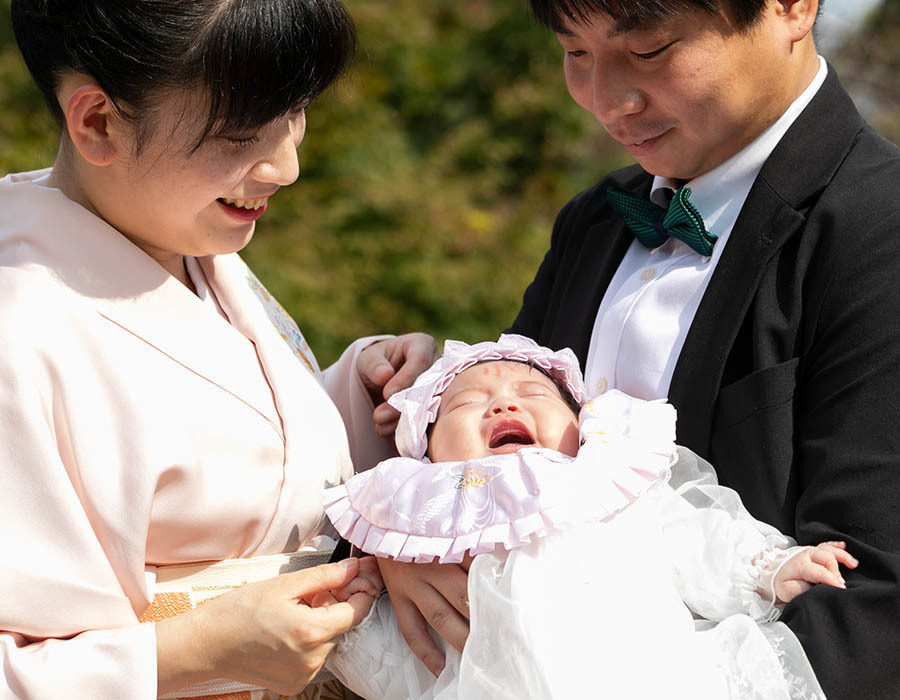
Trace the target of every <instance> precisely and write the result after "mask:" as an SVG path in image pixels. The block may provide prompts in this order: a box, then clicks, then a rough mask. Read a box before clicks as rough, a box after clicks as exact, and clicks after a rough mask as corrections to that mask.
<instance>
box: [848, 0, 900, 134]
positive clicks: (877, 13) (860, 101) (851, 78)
mask: <svg viewBox="0 0 900 700" xmlns="http://www.w3.org/2000/svg"><path fill="white" fill-rule="evenodd" d="M832 1H835V0H832ZM833 62H834V64H835V67H836V68H837V71H838V73H839V74H840V75H841V77H842V79H843V81H844V83H845V84H846V85H847V89H848V90H849V91H850V94H851V95H852V96H853V99H854V100H855V101H856V103H857V105H859V108H860V110H861V111H862V113H863V115H864V116H865V117H866V118H867V119H869V120H870V121H871V123H872V126H874V127H875V128H876V129H877V130H878V131H879V133H881V134H882V135H883V136H884V137H885V138H887V139H889V140H891V141H893V142H894V143H897V144H900V77H898V76H900V0H884V3H883V4H882V5H880V6H879V7H878V8H876V9H875V10H874V11H873V12H872V14H871V15H870V16H869V18H868V19H867V21H866V22H865V24H864V25H863V27H862V29H860V31H858V32H857V33H856V34H855V35H854V36H853V37H852V38H851V39H850V40H849V41H848V42H847V43H846V44H845V45H844V46H843V47H842V48H841V49H840V50H839V51H838V52H837V54H836V55H835V57H834V59H833Z"/></svg>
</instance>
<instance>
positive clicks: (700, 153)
mask: <svg viewBox="0 0 900 700" xmlns="http://www.w3.org/2000/svg"><path fill="white" fill-rule="evenodd" d="M818 5H819V2H817V0H632V1H624V0H532V8H533V10H534V12H535V14H536V16H537V17H538V19H539V20H540V21H542V22H543V23H544V24H546V25H547V26H549V27H550V28H552V29H553V30H554V31H555V32H556V34H557V37H558V38H559V41H560V44H561V45H562V47H563V50H564V51H565V59H564V64H565V76H566V82H567V85H568V88H569V92H570V94H571V95H572V97H573V98H574V99H575V101H576V102H577V103H578V104H579V105H581V106H582V107H584V108H585V109H587V110H589V111H590V112H591V113H592V114H594V116H595V117H596V118H597V120H598V121H599V122H600V123H601V125H602V126H603V127H604V128H605V129H606V130H607V131H608V132H609V134H610V135H611V136H612V137H613V138H615V139H617V140H618V141H620V142H621V143H622V144H623V145H624V146H625V147H626V149H627V150H628V151H629V152H630V153H631V154H632V155H633V156H634V158H635V160H636V161H637V163H638V164H637V165H635V166H632V167H630V168H626V169H624V170H621V171H618V172H615V173H612V174H610V175H609V176H608V177H606V178H604V179H603V180H602V181H601V182H600V183H598V184H597V185H595V186H594V187H593V188H591V189H589V190H587V191H585V192H583V193H581V194H580V195H578V196H577V197H576V198H575V199H573V200H572V201H571V202H570V203H569V204H568V205H567V206H566V207H565V208H564V209H563V210H562V212H561V213H560V215H559V217H558V218H557V222H556V225H555V228H554V232H553V237H552V242H551V248H550V250H549V252H548V253H547V255H546V257H545V259H544V261H543V263H542V264H541V267H540V269H539V270H538V273H537V275H536V277H535V279H534V281H533V282H532V284H531V285H530V286H529V288H528V290H527V291H526V292H525V296H524V301H523V306H522V309H521V311H520V312H519V315H518V317H517V318H516V320H515V322H514V324H513V326H512V328H511V330H512V331H513V332H517V333H521V334H524V335H529V336H531V337H533V338H535V339H536V340H537V341H538V342H540V343H542V344H545V345H549V346H551V347H565V346H568V347H571V348H572V349H573V350H575V352H576V354H577V355H578V356H579V358H580V359H581V361H582V363H583V366H584V369H585V374H586V380H587V382H588V388H589V390H590V391H591V392H593V393H598V392H603V391H605V390H607V389H610V388H618V389H621V390H623V391H625V392H627V393H631V394H634V395H637V396H639V397H642V398H654V397H668V398H669V400H670V401H671V402H672V403H673V404H674V405H675V407H676V408H677V409H678V442H679V443H680V444H682V445H685V446H687V447H689V448H691V449H693V450H694V451H696V452H697V453H698V454H700V455H701V456H703V457H705V458H707V459H709V460H710V461H711V462H712V463H713V465H714V466H715V467H716V470H717V471H718V473H719V476H720V479H721V481H722V482H723V483H724V484H726V485H728V486H731V487H733V488H735V489H736V490H738V491H739V492H740V494H741V496H742V497H743V499H744V502H745V503H746V505H747V507H748V509H749V510H750V511H751V512H752V513H753V514H754V515H755V516H756V517H757V518H759V519H761V520H764V521H767V522H770V523H772V524H773V525H775V526H776V527H778V528H779V529H781V530H782V531H784V532H786V533H788V534H791V535H793V536H794V537H796V538H797V540H798V541H799V542H800V543H801V544H808V543H814V542H816V541H820V540H846V542H847V544H848V548H849V550H850V551H851V552H852V553H853V554H854V555H856V556H857V557H858V558H859V560H860V566H859V568H858V569H857V570H856V571H855V572H850V573H849V574H848V576H847V585H848V588H847V590H846V591H837V590H833V589H827V588H826V587H819V588H817V589H815V590H813V591H812V592H810V593H809V594H808V595H805V596H802V597H801V598H799V599H798V600H797V601H796V602H795V603H792V604H791V605H788V606H787V607H786V608H785V609H784V611H783V615H782V618H781V619H782V620H783V621H785V622H786V623H787V624H788V626H789V627H790V628H791V630H792V631H793V632H794V633H795V634H796V635H797V637H798V638H799V640H800V641H801V642H802V644H803V647H804V649H805V651H806V653H807V655H808V656H809V659H810V661H811V663H812V665H813V668H814V669H815V671H816V674H817V676H818V678H819V681H820V683H821V685H822V688H823V690H824V691H825V694H826V695H827V696H828V697H829V698H832V699H834V698H867V699H876V698H884V699H885V700H887V699H888V698H896V697H898V694H900V665H898V664H897V663H896V658H897V656H898V651H900V626H898V624H897V620H900V586H898V581H900V505H898V503H900V429H898V425H900V407H898V406H897V403H898V401H897V398H896V397H897V396H898V395H900V312H898V296H900V295H898V285H900V262H898V261H900V198H898V197H897V195H896V193H895V190H896V188H897V187H900V153H898V150H897V149H896V148H895V147H894V146H892V145H891V144H889V143H887V142H886V141H884V140H882V139H880V138H879V137H878V136H877V135H876V134H875V133H874V132H873V131H872V130H871V128H870V127H868V126H867V125H866V124H865V123H864V121H863V120H862V119H861V117H860V116H859V114H858V113H857V111H856V110H855V108H854V107H853V104H852V102H851V101H850V99H849V97H848V96H847V94H846V93H845V92H844V90H843V88H842V87H841V85H840V83H839V81H838V79H837V76H836V75H835V74H834V72H833V70H831V69H830V68H828V67H827V66H826V65H825V63H824V61H823V60H821V59H820V58H819V57H818V56H817V53H816V49H815V45H814V40H813V36H812V27H813V24H814V22H815V18H816V15H817V12H818ZM682 188H684V189H682ZM688 190H690V192H688ZM673 193H676V194H674V196H673ZM635 196H636V197H639V198H641V199H643V200H650V201H652V202H654V203H655V205H657V206H659V207H661V208H655V207H648V205H646V204H641V203H640V202H637V201H635V199H634V197H635ZM670 198H671V199H672V202H673V204H672V205H669V199H670ZM701 217H702V220H701ZM635 231H637V233H635ZM668 234H671V235H677V236H681V238H683V239H684V240H680V239H678V238H668V237H667V235H668ZM638 235H639V236H640V237H641V238H643V239H644V241H645V243H642V242H641V241H640V240H638V238H636V236H638ZM395 567H397V568H399V566H398V565H395V564H391V565H388V566H387V567H385V571H386V578H387V580H388V583H389V588H390V590H391V595H392V597H393V599H394V604H395V607H400V608H402V607H403V606H408V607H409V609H410V612H409V613H408V616H407V621H406V622H405V624H406V628H405V630H404V633H405V634H406V636H407V640H408V641H409V643H410V646H411V647H413V649H414V650H419V653H420V656H422V657H423V658H424V659H428V660H429V662H430V663H432V664H433V663H434V661H433V659H434V658H435V657H434V655H433V651H432V650H431V649H430V648H429V647H428V644H427V640H423V637H422V636H421V631H422V629H423V628H424V620H425V619H427V620H429V622H430V623H431V624H432V626H435V627H436V628H439V629H438V631H439V632H440V633H441V634H442V636H444V637H445V639H447V640H448V641H449V642H451V643H453V644H455V645H457V646H458V644H459V639H460V637H461V636H464V633H465V624H464V621H463V620H462V617H461V616H460V615H458V614H455V613H454V612H453V610H452V609H450V607H449V605H448V604H447V603H446V601H444V600H443V598H445V599H446V600H449V601H458V598H459V592H458V589H457V588H456V587H457V586H458V578H459V576H460V574H459V573H458V572H449V574H448V575H446V576H443V578H441V575H439V573H437V572H436V570H435V568H434V567H431V568H428V567H424V568H423V569H421V570H420V572H417V573H414V574H407V573H405V572H404V573H405V581H403V582H399V581H398V579H399V578H400V576H399V575H398V574H397V573H396V572H395V571H394V570H393V569H394V568H395ZM420 582H425V583H426V584H427V586H423V585H420ZM436 595H437V597H438V598H440V599H439V600H437V601H436V600H435V596H436ZM441 596H442V597H443V598H441ZM398 601H399V606H398ZM414 607H415V608H418V610H421V611H422V613H421V615H420V614H419V613H418V612H417V611H415V610H414V609H413V608H414ZM454 607H455V608H456V609H457V610H459V609H460V607H461V606H460V604H458V603H456V604H455V605H454ZM398 616H399V612H398ZM423 616H424V617H423ZM460 630H462V631H460Z"/></svg>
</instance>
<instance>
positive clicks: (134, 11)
mask: <svg viewBox="0 0 900 700" xmlns="http://www.w3.org/2000/svg"><path fill="white" fill-rule="evenodd" d="M11 8H12V24H13V31H14V32H15V36H16V41H17V42H18V44H19V49H20V51H21V52H22V56H23V57H24V59H25V63H26V65H27V66H28V69H29V71H30V72H31V75H32V76H33V78H34V80H35V82H36V83H37V85H38V87H39V88H40V90H41V92H43V94H44V98H45V100H46V102H47V105H48V106H49V108H50V111H51V113H52V114H53V116H54V118H55V119H56V121H57V122H58V123H59V124H60V127H61V128H64V126H65V117H64V115H63V112H62V109H61V108H60V106H59V103H58V101H57V97H56V91H57V88H58V86H59V82H60V79H61V78H62V77H63V76H64V75H66V74H67V73H71V72H78V73H84V74H87V75H89V76H91V77H92V78H93V79H94V80H96V81H97V84H98V85H99V86H100V87H101V88H102V89H103V90H104V91H105V92H106V93H107V95H109V97H110V99H111V100H112V101H113V104H114V105H115V107H116V109H117V110H118V111H119V112H120V113H121V114H122V115H123V116H124V117H125V118H127V119H129V120H131V121H132V122H133V123H134V124H135V126H136V127H137V129H136V132H137V148H138V151H139V150H140V146H141V143H142V142H143V140H144V138H145V137H146V136H147V135H148V134H149V133H150V132H151V131H152V129H153V126H154V123H155V121H154V119H153V115H154V107H155V105H156V101H157V100H159V99H160V98H161V97H163V96H166V95H168V94H178V93H179V92H182V93H184V94H189V93H190V92H191V91H197V93H198V94H200V95H201V96H202V97H205V99H206V102H207V105H208V112H207V119H206V124H205V127H204V128H203V130H202V132H201V134H200V135H199V137H198V140H197V141H196V143H195V144H194V148H196V147H198V146H199V145H200V144H202V143H203V142H204V141H205V140H206V139H208V138H209V137H210V136H215V135H226V136H227V135H238V134H242V133H247V132H250V131H253V130H255V129H258V128H259V127H261V126H263V125H264V124H267V123H268V122H270V121H272V120H273V119H275V118H277V117H280V116H282V115H284V114H287V113H288V112H290V111H292V110H294V109H296V108H298V107H303V106H306V105H307V104H308V103H309V102H311V101H312V100H313V99H315V98H316V97H317V96H318V95H319V94H320V93H322V92H323V91H324V90H325V88H327V87H328V86H329V85H330V84H331V83H332V82H333V81H334V80H335V79H336V78H338V77H339V76H340V75H341V74H342V73H343V72H344V70H346V68H347V66H348V65H349V63H350V61H351V60H352V58H353V55H354V53H355V50H356V32H355V29H354V26H353V22H352V20H351V19H350V17H349V15H348V14H347V11H346V10H345V9H344V7H343V5H341V3H340V2H339V0H12V5H11Z"/></svg>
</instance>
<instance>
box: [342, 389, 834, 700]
mask: <svg viewBox="0 0 900 700" xmlns="http://www.w3.org/2000/svg"><path fill="white" fill-rule="evenodd" d="M580 418H581V432H582V438H583V444H582V447H581V449H580V450H579V453H578V455H577V456H576V457H574V458H572V457H567V456H565V455H562V454H560V453H558V452H554V451H552V450H546V449H524V450H521V451H520V452H519V453H517V454H515V455H503V456H497V457H489V458H485V459H479V460H473V461H469V462H442V463H429V462H427V461H426V462H424V463H423V462H420V461H416V460H412V459H406V458H396V459H391V460H387V461H385V462H382V463H380V464H379V465H378V466H377V467H376V468H375V469H372V470H370V471H368V472H364V473H362V474H359V475H357V476H355V477H353V478H352V479H351V480H350V481H349V482H348V483H346V484H344V485H343V486H340V487H337V488H335V489H332V490H331V491H330V493H329V494H328V495H327V501H326V511H327V512H328V514H329V517H331V519H332V521H333V522H334V523H335V526H336V527H337V529H338V531H339V532H341V534H342V535H343V536H344V537H346V538H347V539H349V540H350V541H351V542H353V543H354V544H355V545H356V546H358V547H359V548H360V549H362V550H364V551H366V552H369V553H372V554H375V555H378V556H392V557H395V558H397V559H400V560H404V561H432V560H433V559H434V558H437V559H439V560H440V561H444V562H454V561H460V560H461V558H462V556H463V554H464V553H465V552H467V551H468V552H471V553H473V554H476V555H477V556H476V557H475V559H474V561H473V562H472V565H471V568H470V570H469V583H468V587H469V601H470V606H471V607H470V634H469V638H468V640H467V642H466V646H465V650H464V652H463V653H462V654H461V655H460V654H459V653H457V652H456V651H455V650H454V649H452V648H447V647H446V645H443V643H442V642H441V641H440V640H436V641H438V643H439V644H440V645H441V647H442V649H443V650H444V652H445V654H446V658H447V662H446V667H445V669H444V671H443V673H442V674H441V675H440V677H439V678H437V679H435V678H434V677H433V676H432V675H431V674H430V673H429V672H428V671H427V670H426V668H425V667H424V665H423V664H422V663H421V662H419V661H418V659H416V658H415V657H414V656H413V655H412V653H411V652H410V651H409V649H408V647H407V645H406V643H405V641H404V640H403V638H402V636H401V635H400V632H399V631H398V629H397V624H396V618H395V616H394V612H393V609H392V607H391V603H390V598H389V597H388V596H383V597H382V598H381V599H379V601H378V602H377V604H376V605H375V606H374V607H373V610H372V612H371V613H370V614H369V616H368V617H367V618H366V620H364V621H363V623H362V624H361V625H360V626H359V627H357V628H356V629H354V630H351V631H350V632H348V633H347V634H346V635H345V638H344V639H343V641H342V642H341V643H340V645H339V646H338V648H337V649H336V650H335V652H334V653H333V654H332V656H331V657H330V659H329V661H328V663H327V666H328V668H329V669H330V670H331V671H332V672H333V673H335V675H337V676H338V677H339V678H340V679H341V680H342V681H343V682H344V683H345V684H346V685H347V686H348V687H350V688H351V689H353V690H354V691H355V692H357V693H359V694H360V695H362V696H363V697H365V698H369V699H370V700H375V699H382V700H400V699H401V698H419V699H424V700H567V699H568V698H616V699H628V698H634V699H635V700H644V699H646V698H656V697H661V698H663V697H664V698H667V699H668V700H680V699H684V700H822V699H823V698H824V694H823V693H822V690H821V688H820V687H819V684H818V682H817V681H816V678H815V674H814V673H813V670H812V668H811V667H810V665H809V662H808V660H807V658H806V655H805V653H804V652H803V649H802V647H801V645H800V643H799V641H798V640H797V638H796V637H795V636H794V634H793V633H792V632H791V631H790V630H789V629H788V628H787V626H786V625H784V624H783V623H780V622H777V621H776V620H777V618H778V616H779V609H778V607H777V606H776V605H775V602H774V593H773V591H772V584H771V582H772V578H773V577H774V574H775V572H776V571H777V569H778V567H779V566H781V565H783V563H784V562H785V561H787V560H788V559H789V558H790V557H791V556H793V555H794V554H796V553H797V552H798V551H800V550H802V549H803V548H802V547H795V546H793V545H795V543H794V541H793V540H791V539H790V538H789V537H786V536H784V535H782V534H780V533H779V532H778V531H777V530H775V529H774V528H773V527H771V526H769V525H766V524H765V523H761V522H759V521H757V520H755V519H754V518H753V517H751V516H750V514H749V513H748V512H747V511H746V510H745V509H744V507H743V505H742V504H741V501H740V498H739V496H738V495H737V493H736V492H734V491H733V490H731V489H728V488H725V487H723V486H720V485H719V484H718V483H717V480H716V476H715V472H714V471H713V469H712V467H711V466H710V465H709V464H707V463H706V462H704V461H702V460H700V459H699V458H698V457H697V456H696V455H694V454H693V453H691V452H689V451H687V450H684V449H682V448H679V449H677V450H676V448H675V446H674V434H675V433H674V424H675V414H674V409H673V408H672V407H671V406H669V405H668V404H665V403H664V402H660V401H655V402H645V401H640V400H638V399H633V398H631V397H628V396H626V395H624V394H621V393H619V392H609V393H607V394H604V395H603V396H601V397H598V398H596V399H594V400H593V401H591V402H590V403H589V404H588V405H587V406H585V408H584V409H582V413H581V417H580Z"/></svg>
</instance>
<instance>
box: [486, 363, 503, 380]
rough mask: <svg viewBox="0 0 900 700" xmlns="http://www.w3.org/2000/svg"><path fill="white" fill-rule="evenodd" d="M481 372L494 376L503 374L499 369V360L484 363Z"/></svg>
mask: <svg viewBox="0 0 900 700" xmlns="http://www.w3.org/2000/svg"><path fill="white" fill-rule="evenodd" d="M481 373H482V374H484V375H485V376H491V375H493V376H495V377H500V376H502V375H503V372H502V371H501V369H500V363H499V362H490V363H488V364H486V365H484V366H483V367H482V368H481Z"/></svg>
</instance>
